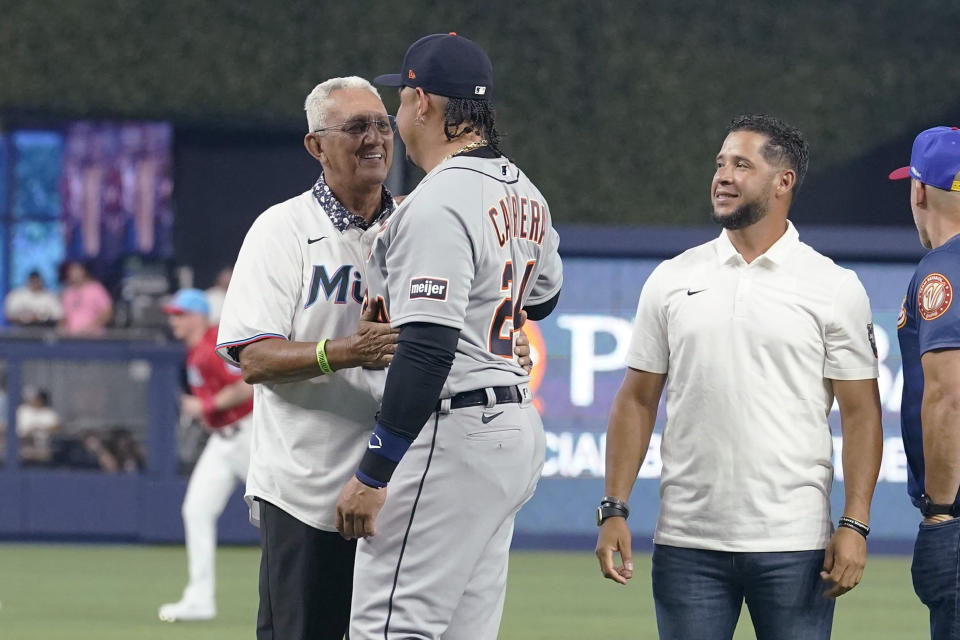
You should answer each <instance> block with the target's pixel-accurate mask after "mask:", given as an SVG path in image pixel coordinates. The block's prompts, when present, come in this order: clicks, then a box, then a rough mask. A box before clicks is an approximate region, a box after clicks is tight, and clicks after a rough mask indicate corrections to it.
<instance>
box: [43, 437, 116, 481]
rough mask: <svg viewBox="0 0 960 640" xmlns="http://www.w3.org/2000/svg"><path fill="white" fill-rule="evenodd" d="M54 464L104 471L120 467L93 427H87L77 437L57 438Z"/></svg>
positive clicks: (54, 448)
mask: <svg viewBox="0 0 960 640" xmlns="http://www.w3.org/2000/svg"><path fill="white" fill-rule="evenodd" d="M53 464H54V465H55V466H58V467H70V468H71V469H99V470H102V471H116V470H117V469H118V468H119V465H118V464H117V460H116V458H115V457H114V456H113V453H111V452H110V450H109V449H108V448H107V445H106V444H105V442H104V439H103V438H102V437H101V436H100V434H99V433H97V431H95V430H93V429H85V430H83V431H81V432H80V433H78V434H77V435H76V436H75V437H65V438H59V439H57V441H56V442H55V443H54V447H53Z"/></svg>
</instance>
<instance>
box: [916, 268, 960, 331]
mask: <svg viewBox="0 0 960 640" xmlns="http://www.w3.org/2000/svg"><path fill="white" fill-rule="evenodd" d="M951 302H953V286H952V285H951V284H950V281H949V280H947V276H945V275H943V274H942V273H931V274H930V275H928V276H927V277H926V278H924V279H923V281H922V282H921V283H920V288H919V290H918V292H917V306H918V307H919V309H920V317H921V318H923V319H924V320H935V319H937V318H939V317H940V316H942V315H943V314H944V313H946V312H947V309H949V308H950V303H951Z"/></svg>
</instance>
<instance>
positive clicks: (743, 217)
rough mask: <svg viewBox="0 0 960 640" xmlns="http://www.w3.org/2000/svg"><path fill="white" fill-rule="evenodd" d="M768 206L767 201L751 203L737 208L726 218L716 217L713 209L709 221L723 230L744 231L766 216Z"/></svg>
mask: <svg viewBox="0 0 960 640" xmlns="http://www.w3.org/2000/svg"><path fill="white" fill-rule="evenodd" d="M768 204H769V202H768V201H767V200H764V201H763V202H751V203H749V204H745V205H743V206H742V207H738V208H737V209H735V210H734V212H733V213H731V214H730V215H727V216H721V215H717V211H716V209H713V210H711V211H710V219H711V220H713V221H714V222H716V223H717V224H719V225H720V226H721V227H723V228H724V229H730V230H736V229H745V228H746V227H749V226H750V225H752V224H755V223H757V222H759V221H760V220H761V219H762V218H763V217H764V216H766V215H767V208H768Z"/></svg>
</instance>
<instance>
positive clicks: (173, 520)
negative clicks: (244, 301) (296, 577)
mask: <svg viewBox="0 0 960 640" xmlns="http://www.w3.org/2000/svg"><path fill="white" fill-rule="evenodd" d="M183 360H184V348H183V346H182V345H180V344H178V343H175V342H169V341H167V340H166V339H165V338H163V337H162V336H161V335H154V334H149V333H142V332H140V333H137V332H134V333H131V332H121V333H111V334H110V335H109V337H106V338H103V339H65V338H61V337H59V336H57V335H56V334H55V333H53V332H51V331H49V330H46V331H16V332H7V333H3V334H0V362H2V363H3V365H4V366H5V369H6V395H7V409H6V416H4V417H3V419H2V420H0V421H2V422H3V423H5V424H6V434H5V435H6V438H5V440H6V443H7V446H6V452H5V454H4V457H3V466H2V468H0V536H3V537H7V538H11V537H12V538H31V539H37V538H71V539H77V538H90V539H115V540H130V541H143V542H157V541H177V540H181V539H182V536H183V530H182V525H181V521H180V504H181V502H182V499H183V493H184V490H185V487H186V477H185V476H183V475H181V474H180V473H179V471H178V467H179V461H178V455H177V442H176V425H177V423H178V399H179V396H180V388H181V387H180V379H181V371H182V366H183ZM124 374H126V375H124ZM38 383H39V384H41V385H44V386H46V387H48V388H49V387H53V388H54V392H53V393H52V397H53V400H54V402H53V404H54V406H55V407H56V408H57V409H58V410H59V412H60V413H61V414H62V415H63V417H64V423H65V425H66V426H65V428H64V431H65V432H66V433H67V435H68V436H69V435H71V434H73V435H77V434H79V433H84V432H88V431H91V430H96V429H98V428H108V427H116V426H117V425H118V424H119V425H121V426H122V427H123V428H124V429H127V430H129V431H130V432H131V433H133V435H134V438H135V439H136V440H137V441H138V443H139V444H140V445H142V446H143V447H144V448H145V452H146V455H145V463H144V464H143V468H141V469H140V470H139V471H132V472H115V473H109V472H105V471H102V470H77V469H71V468H69V467H67V466H64V465H60V466H50V467H43V466H39V467H38V466H24V465H23V464H22V463H21V459H20V456H19V455H18V453H19V451H18V450H19V447H18V438H17V433H16V414H17V406H18V404H19V402H20V398H21V396H22V392H23V389H24V387H25V386H26V385H29V384H32V385H37V384H38ZM221 539H225V540H229V541H243V542H249V541H253V540H255V539H256V530H255V529H253V528H252V527H250V525H249V524H248V523H247V522H246V514H245V509H244V507H243V503H242V500H240V499H239V498H237V497H236V496H235V497H234V499H233V500H232V501H231V503H230V506H229V508H228V512H227V513H226V514H225V516H224V520H223V522H222V523H221Z"/></svg>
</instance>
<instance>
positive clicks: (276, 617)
mask: <svg viewBox="0 0 960 640" xmlns="http://www.w3.org/2000/svg"><path fill="white" fill-rule="evenodd" d="M259 503H260V549H261V556H260V611H259V613H258V615H257V640H342V639H343V638H344V635H345V634H346V633H347V627H348V625H349V623H350V596H351V593H352V587H353V558H354V555H355V554H356V550H357V543H356V541H355V540H344V539H343V538H341V537H340V534H338V533H336V532H332V533H331V532H329V531H321V530H319V529H314V528H313V527H311V526H309V525H306V524H304V523H302V522H300V521H299V520H297V519H296V518H294V517H293V516H291V515H290V514H288V513H286V512H285V511H283V510H282V509H280V508H279V507H277V506H275V505H273V504H270V503H269V502H264V501H263V500H260V501H259Z"/></svg>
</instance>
